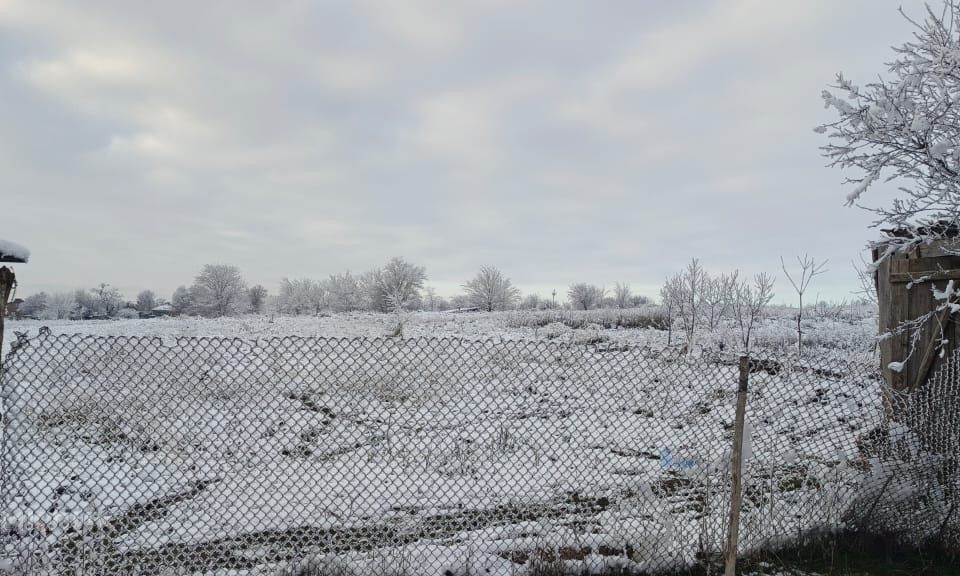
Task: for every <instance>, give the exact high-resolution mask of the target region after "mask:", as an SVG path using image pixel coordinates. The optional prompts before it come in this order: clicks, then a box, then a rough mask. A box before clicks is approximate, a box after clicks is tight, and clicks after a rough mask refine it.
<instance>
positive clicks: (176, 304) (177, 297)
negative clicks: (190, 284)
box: [170, 286, 194, 314]
mask: <svg viewBox="0 0 960 576" xmlns="http://www.w3.org/2000/svg"><path fill="white" fill-rule="evenodd" d="M170 306H172V307H173V309H174V310H175V311H176V312H177V314H191V313H193V311H194V303H193V293H191V292H190V289H189V288H187V287H186V286H178V287H177V289H176V290H174V291H173V295H172V296H171V297H170Z"/></svg>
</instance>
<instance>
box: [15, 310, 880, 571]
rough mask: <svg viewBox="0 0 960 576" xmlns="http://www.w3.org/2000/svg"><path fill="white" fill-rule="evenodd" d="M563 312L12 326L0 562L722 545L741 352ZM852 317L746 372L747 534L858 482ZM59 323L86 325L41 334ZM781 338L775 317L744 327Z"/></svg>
mask: <svg viewBox="0 0 960 576" xmlns="http://www.w3.org/2000/svg"><path fill="white" fill-rule="evenodd" d="M558 319H559V320H564V321H566V324H572V325H580V324H582V326H583V327H582V328H577V329H571V328H570V327H569V326H568V325H566V324H564V323H563V322H557V321H551V319H550V318H546V319H544V318H540V317H537V316H536V315H534V316H530V315H521V314H517V313H499V314H439V313H437V314H423V313H419V314H410V315H407V316H406V317H404V319H403V323H404V326H403V336H404V337H403V338H402V339H401V338H385V336H386V335H388V334H392V333H394V332H395V329H396V323H397V318H396V317H395V316H390V315H376V314H349V315H337V316H330V317H323V318H303V317H301V318H285V317H278V318H274V319H270V318H265V317H244V318H236V319H223V320H203V319H194V318H189V319H186V318H179V319H155V320H136V321H133V320H131V321H107V322H54V323H45V322H33V321H30V322H10V323H8V325H7V334H6V335H5V348H8V346H9V342H10V341H12V340H15V339H16V338H15V337H14V334H13V333H15V332H26V333H28V334H29V335H30V338H31V339H30V340H29V342H28V343H27V344H26V345H25V346H24V347H23V348H22V349H21V350H19V351H18V352H17V353H16V354H15V355H13V356H10V357H9V358H10V363H9V365H8V370H9V381H8V382H12V383H16V384H17V387H16V388H14V389H12V390H11V389H8V397H7V407H8V411H7V412H6V414H5V423H6V431H7V432H6V433H7V437H6V440H7V445H6V449H5V452H4V464H5V468H4V481H5V484H4V486H5V492H6V493H5V496H7V498H6V499H5V500H6V503H7V506H6V510H5V520H6V530H5V536H4V537H3V541H4V544H5V546H6V549H5V555H6V556H7V557H8V559H7V562H8V563H12V562H14V560H13V557H15V556H16V557H19V558H21V559H24V558H32V557H33V553H34V552H35V551H42V554H41V556H42V557H47V558H57V559H58V560H59V561H60V562H64V563H67V564H70V563H78V562H81V561H82V562H88V563H92V564H93V565H96V566H100V567H106V568H107V569H112V570H113V571H114V572H117V573H130V572H133V571H136V570H141V571H142V573H154V572H158V571H159V570H160V568H161V566H170V565H173V566H177V567H179V569H180V570H181V571H185V572H188V573H191V572H193V573H227V572H226V571H227V570H232V571H233V573H240V572H243V573H273V572H276V571H277V570H281V569H283V568H284V567H285V566H288V564H289V562H295V561H302V559H303V558H309V559H310V561H311V562H313V563H314V564H315V565H326V566H327V568H326V569H328V570H332V569H333V567H339V568H348V569H349V570H352V571H353V572H356V573H383V572H384V568H386V567H392V568H396V567H406V568H407V569H408V570H409V573H412V574H429V573H434V574H444V573H446V572H445V571H448V570H449V571H451V572H450V573H466V572H464V570H467V569H469V571H470V572H469V573H485V574H520V573H525V572H526V571H528V570H530V569H531V567H532V566H534V565H536V564H537V563H541V564H542V563H543V562H545V561H547V560H550V561H554V562H562V563H567V564H568V565H570V566H571V567H576V568H584V567H587V568H591V569H596V570H597V571H599V570H601V569H603V568H604V567H611V566H624V567H628V568H634V569H644V568H654V567H663V566H667V565H673V564H677V563H684V562H690V561H693V560H694V558H695V555H696V554H697V553H698V551H699V550H700V549H701V548H707V549H712V550H714V551H716V550H718V549H719V548H720V547H721V545H722V538H723V534H724V526H725V521H726V514H727V510H728V504H727V490H728V486H727V483H728V480H727V478H726V476H727V475H726V474H725V470H726V468H725V466H726V462H727V458H728V454H729V447H730V443H731V436H732V432H731V428H732V422H733V414H734V401H735V397H736V394H735V391H736V387H737V368H736V366H734V365H732V364H730V363H727V362H725V361H721V359H720V358H719V357H717V356H716V355H714V354H713V353H712V352H711V353H704V354H702V355H692V356H689V357H679V356H677V355H676V354H662V353H660V352H659V351H660V350H661V349H662V348H663V346H664V344H665V342H666V338H667V336H666V333H665V332H664V331H662V330H656V329H642V328H638V329H625V328H604V327H603V326H602V325H601V323H598V322H584V323H578V322H570V321H569V318H558ZM553 320H557V319H553ZM870 322H871V320H870V319H866V320H861V321H852V322H851V321H843V322H836V321H834V322H825V321H824V322H821V323H822V327H823V331H822V333H820V334H819V335H817V336H815V337H814V338H819V340H816V342H819V343H820V344H821V346H820V347H819V348H817V347H814V348H811V350H810V353H809V357H810V358H823V357H825V355H830V356H832V357H833V360H831V362H830V363H829V364H828V365H824V364H819V363H818V364H812V363H811V362H813V361H812V360H805V361H783V362H781V363H778V364H772V365H769V366H763V367H759V368H761V369H759V370H758V371H756V372H755V373H754V374H752V375H751V395H750V401H749V403H748V420H749V426H748V439H747V444H748V448H747V452H748V477H747V485H746V490H745V494H746V504H745V509H744V516H743V528H742V530H741V534H742V542H743V545H744V548H745V549H749V548H752V547H756V546H760V545H763V544H765V543H767V542H769V541H778V540H781V539H783V538H785V537H787V536H788V535H790V534H795V533H797V532H800V531H805V530H813V529H824V528H827V529H830V528H836V527H839V526H840V525H841V523H842V520H841V517H840V515H841V513H842V512H843V511H844V509H845V508H846V506H848V505H849V504H850V503H851V502H853V501H854V499H855V498H856V497H857V496H858V493H857V487H858V485H859V483H860V482H861V481H862V480H863V476H864V472H863V468H862V466H861V465H860V464H862V463H861V462H860V461H859V458H860V455H859V454H858V453H857V446H856V440H857V437H858V435H859V434H862V433H863V432H865V431H869V430H870V429H871V428H872V427H873V426H875V425H876V422H877V420H878V418H879V415H880V394H879V383H878V382H877V381H876V380H873V379H871V378H870V375H871V371H870V369H869V368H866V367H864V365H862V364H860V363H858V362H857V360H863V359H865V358H869V357H870V345H869V342H870V337H868V336H865V334H867V335H869V331H870V330H871V328H870V326H871V324H870ZM40 326H48V327H49V328H50V331H51V334H49V335H45V336H42V337H38V336H37V331H38V329H39V327H40ZM73 333H80V334H87V335H93V336H95V337H89V336H87V337H83V336H76V337H68V336H58V335H63V334H73ZM789 335H790V331H789V327H787V326H786V324H785V323H784V322H783V321H781V320H777V319H773V320H771V321H769V322H768V323H767V324H766V325H764V326H763V327H761V329H760V331H759V334H758V341H760V342H763V343H765V344H767V345H769V346H771V347H777V346H781V347H782V346H789V343H790V340H789ZM103 336H125V337H126V338H120V339H111V338H102V337H103ZM294 336H296V337H305V338H292V337H294ZM675 336H676V335H675ZM358 337H359V338H358ZM729 338H730V334H728V333H725V332H724V331H723V330H718V331H716V332H715V333H712V334H704V336H703V338H702V340H703V342H704V343H705V347H706V348H708V349H709V348H710V346H711V345H712V344H715V343H717V342H727V341H729ZM823 344H828V345H829V346H823ZM838 354H840V355H841V356H843V357H845V358H840V359H838V358H837V356H838ZM11 391H12V393H11ZM27 564H29V561H28V562H27ZM41 568H42V567H40V566H37V567H36V570H37V571H40V573H42V569H41Z"/></svg>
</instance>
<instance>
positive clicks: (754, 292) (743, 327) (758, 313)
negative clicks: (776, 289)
mask: <svg viewBox="0 0 960 576" xmlns="http://www.w3.org/2000/svg"><path fill="white" fill-rule="evenodd" d="M773 283H774V279H773V276H770V275H768V274H763V273H761V274H757V275H756V276H754V277H753V280H752V282H751V281H750V280H748V279H746V278H743V279H741V280H738V281H737V283H736V285H735V286H734V289H733V303H732V306H731V309H732V312H733V318H734V320H735V321H736V323H737V328H738V329H739V332H740V346H741V352H743V353H744V354H746V353H749V352H750V338H751V337H752V335H753V330H754V328H756V326H757V324H758V323H759V322H760V320H761V319H762V318H763V310H764V308H766V306H767V305H768V304H769V303H770V301H771V300H773Z"/></svg>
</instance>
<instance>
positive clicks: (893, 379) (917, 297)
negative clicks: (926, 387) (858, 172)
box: [873, 231, 960, 391]
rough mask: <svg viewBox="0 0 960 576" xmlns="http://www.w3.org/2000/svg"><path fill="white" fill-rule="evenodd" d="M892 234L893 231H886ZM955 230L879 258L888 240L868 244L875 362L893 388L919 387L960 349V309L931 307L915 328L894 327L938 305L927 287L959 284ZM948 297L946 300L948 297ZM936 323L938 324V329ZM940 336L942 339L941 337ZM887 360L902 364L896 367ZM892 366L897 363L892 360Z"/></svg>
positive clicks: (893, 233) (959, 274)
mask: <svg viewBox="0 0 960 576" xmlns="http://www.w3.org/2000/svg"><path fill="white" fill-rule="evenodd" d="M888 234H890V235H893V236H898V235H899V233H898V232H897V231H893V232H888ZM958 236H960V235H958V234H956V232H955V231H954V232H953V233H948V234H945V235H941V239H937V240H933V241H930V242H924V243H921V244H919V245H918V246H916V247H914V248H913V249H911V250H910V251H908V252H896V253H894V254H892V255H890V256H887V257H886V258H883V259H882V260H881V257H882V255H883V254H884V253H885V251H886V249H887V246H888V244H887V243H886V242H879V243H877V244H875V245H874V246H873V261H874V262H875V263H876V262H878V260H879V263H878V264H877V265H876V272H875V281H876V286H877V302H878V304H879V307H880V334H888V333H890V334H892V335H890V336H888V337H886V338H883V339H881V342H880V365H881V369H882V371H883V377H884V379H885V380H886V381H887V383H888V384H889V385H890V386H891V388H893V389H894V390H899V391H913V390H917V389H919V388H920V387H921V386H922V385H923V384H924V382H926V380H927V379H928V378H929V377H930V375H931V374H934V373H936V370H937V366H938V365H939V364H940V362H941V352H943V353H944V354H943V357H946V356H947V355H948V354H949V353H950V352H952V351H954V350H956V349H957V348H960V345H958V343H960V318H958V317H960V313H952V312H951V309H950V308H949V307H947V308H945V309H944V310H941V311H938V312H936V313H935V314H934V315H933V317H932V318H929V319H928V320H927V321H926V322H925V323H924V324H923V326H922V328H920V329H919V330H918V331H917V330H899V331H898V330H897V329H898V328H901V327H903V325H904V322H910V321H912V320H916V319H918V318H921V317H923V316H924V315H927V314H930V313H931V312H932V311H935V310H937V308H938V307H942V305H943V300H937V299H936V298H935V296H934V293H933V289H934V288H936V289H938V290H940V291H943V290H944V289H945V288H946V286H947V284H948V283H949V282H950V281H951V280H953V281H954V284H955V285H956V286H958V287H960V255H957V254H956V253H957V252H960V245H958V240H960V237H958ZM951 301H952V300H951ZM941 327H942V329H941ZM941 337H942V338H943V339H945V342H942V341H941ZM891 363H902V367H900V370H896V369H891V367H890V365H891ZM894 366H895V367H897V365H896V364H895V365H894Z"/></svg>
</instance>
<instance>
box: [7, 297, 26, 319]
mask: <svg viewBox="0 0 960 576" xmlns="http://www.w3.org/2000/svg"><path fill="white" fill-rule="evenodd" d="M21 304H23V298H14V300H13V301H12V302H7V308H6V312H5V313H4V315H5V316H6V317H7V318H13V319H18V318H20V305H21Z"/></svg>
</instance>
